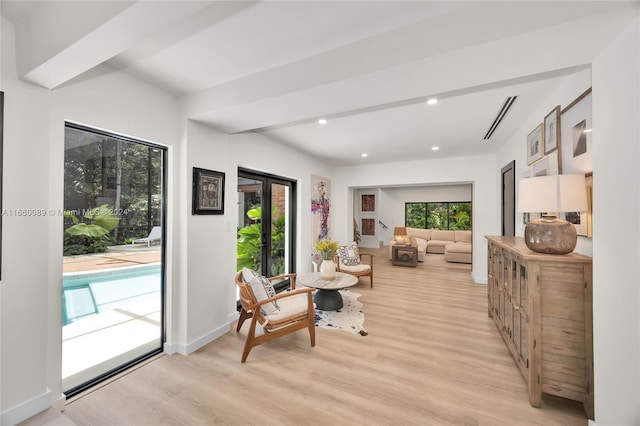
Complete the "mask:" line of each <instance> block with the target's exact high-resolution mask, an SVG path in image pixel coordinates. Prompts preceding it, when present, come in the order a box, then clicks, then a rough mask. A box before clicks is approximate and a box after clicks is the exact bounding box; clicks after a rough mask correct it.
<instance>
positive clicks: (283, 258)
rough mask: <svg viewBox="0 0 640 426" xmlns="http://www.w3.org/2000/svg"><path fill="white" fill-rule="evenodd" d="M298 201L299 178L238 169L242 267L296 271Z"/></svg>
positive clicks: (239, 266)
mask: <svg viewBox="0 0 640 426" xmlns="http://www.w3.org/2000/svg"><path fill="white" fill-rule="evenodd" d="M295 203H296V182H295V181H293V180H290V179H287V178H284V177H280V176H274V175H269V174H265V173H259V172H255V171H251V170H246V169H238V226H239V229H238V240H237V269H238V270H240V269H242V268H243V267H247V268H250V269H253V270H255V271H258V272H260V273H261V274H262V275H265V276H268V277H272V276H275V275H280V274H288V273H292V272H295V228H296V215H295V205H296V204H295ZM264 224H270V225H269V226H264Z"/></svg>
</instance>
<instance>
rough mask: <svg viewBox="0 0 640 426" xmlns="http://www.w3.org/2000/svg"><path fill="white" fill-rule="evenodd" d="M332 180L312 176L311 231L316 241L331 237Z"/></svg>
mask: <svg viewBox="0 0 640 426" xmlns="http://www.w3.org/2000/svg"><path fill="white" fill-rule="evenodd" d="M330 198H331V181H330V180H329V179H327V178H323V177H320V176H315V175H312V176H311V228H312V229H311V232H312V235H313V236H314V238H315V239H314V243H315V242H316V241H320V240H321V239H323V238H329V237H330V235H329V213H330V210H331V203H330Z"/></svg>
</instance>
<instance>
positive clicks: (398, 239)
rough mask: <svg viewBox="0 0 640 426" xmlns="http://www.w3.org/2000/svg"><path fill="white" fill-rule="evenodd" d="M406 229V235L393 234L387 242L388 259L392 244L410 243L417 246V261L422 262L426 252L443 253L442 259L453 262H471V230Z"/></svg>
mask: <svg viewBox="0 0 640 426" xmlns="http://www.w3.org/2000/svg"><path fill="white" fill-rule="evenodd" d="M396 229H402V230H405V229H406V235H395V236H394V239H393V240H391V241H390V242H389V259H391V253H392V246H394V245H396V244H412V245H417V246H418V262H424V258H425V256H426V254H427V253H436V254H443V255H444V260H446V261H447V262H454V263H472V240H471V231H443V230H439V229H419V228H409V227H406V228H396Z"/></svg>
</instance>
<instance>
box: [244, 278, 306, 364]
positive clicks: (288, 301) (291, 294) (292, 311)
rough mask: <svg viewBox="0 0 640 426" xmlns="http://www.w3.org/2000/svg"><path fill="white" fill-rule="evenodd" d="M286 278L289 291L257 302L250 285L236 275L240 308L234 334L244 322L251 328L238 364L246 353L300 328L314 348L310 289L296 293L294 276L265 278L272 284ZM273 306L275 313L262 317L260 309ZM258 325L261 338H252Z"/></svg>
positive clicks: (262, 312)
mask: <svg viewBox="0 0 640 426" xmlns="http://www.w3.org/2000/svg"><path fill="white" fill-rule="evenodd" d="M287 278H288V279H289V282H290V289H289V290H287V291H283V292H281V293H279V294H277V295H275V296H272V297H267V298H263V299H262V300H258V297H256V293H255V292H254V290H253V289H252V286H251V284H250V283H248V282H246V281H245V278H244V277H243V273H242V271H240V272H238V274H237V275H236V278H235V282H236V285H237V286H238V287H239V288H240V304H241V305H242V308H241V309H240V318H238V325H237V326H236V332H238V331H240V328H241V327H242V324H243V323H244V322H245V320H247V319H249V318H251V326H250V327H249V332H248V334H247V340H246V342H245V344H244V350H243V351H242V362H245V361H246V360H247V357H248V356H249V352H250V351H251V349H252V348H253V347H254V346H258V345H261V344H263V343H266V342H268V341H269V340H273V339H276V338H278V337H280V336H284V335H287V334H289V333H293V332H294V331H298V330H302V329H303V328H307V329H309V337H310V338H311V346H315V345H316V328H315V327H316V324H315V305H314V304H313V297H312V294H311V293H312V292H313V291H314V289H313V288H303V289H296V274H283V275H278V276H275V277H271V278H268V280H269V281H276V280H282V279H287ZM274 302H275V303H276V305H277V306H278V309H277V310H274V311H273V312H272V313H269V314H265V313H264V311H263V308H264V307H265V306H266V305H270V306H272V304H273V303H274ZM258 324H260V326H261V327H262V328H263V329H264V334H263V335H261V336H256V326H257V325H258Z"/></svg>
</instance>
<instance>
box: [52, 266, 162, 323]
mask: <svg viewBox="0 0 640 426" xmlns="http://www.w3.org/2000/svg"><path fill="white" fill-rule="evenodd" d="M160 288H161V270H160V264H159V263H155V264H149V265H141V266H131V267H126V268H114V269H109V270H102V271H91V272H80V273H78V272H76V273H69V274H64V275H63V277H62V325H67V324H70V323H72V322H74V321H77V320H79V319H82V318H86V317H88V316H91V315H96V314H98V313H100V312H105V311H109V310H112V309H116V308H119V307H121V306H125V305H128V304H131V303H136V302H140V301H143V300H146V299H149V298H153V297H158V296H159V295H160Z"/></svg>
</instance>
